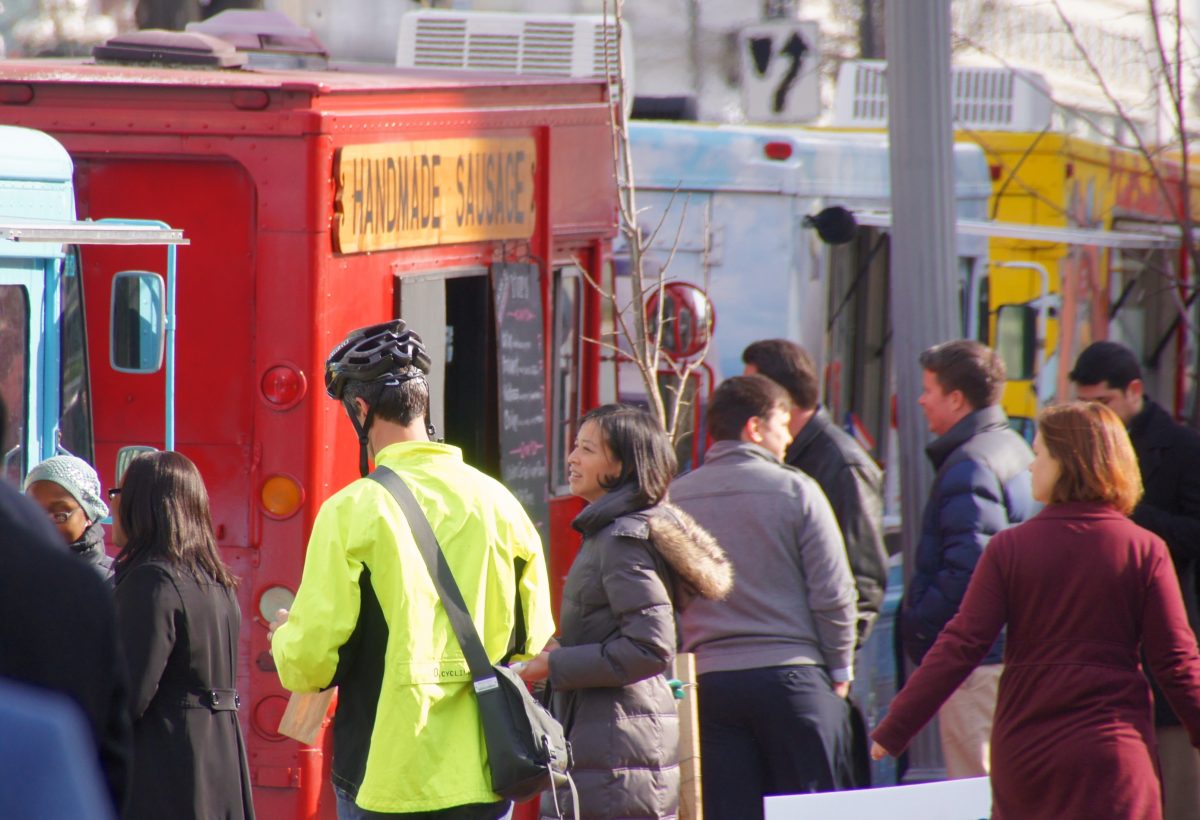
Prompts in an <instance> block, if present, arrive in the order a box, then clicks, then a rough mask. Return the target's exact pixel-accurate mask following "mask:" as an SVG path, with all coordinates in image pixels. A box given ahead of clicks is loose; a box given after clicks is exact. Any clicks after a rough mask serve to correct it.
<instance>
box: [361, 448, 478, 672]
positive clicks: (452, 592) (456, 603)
mask: <svg viewBox="0 0 1200 820" xmlns="http://www.w3.org/2000/svg"><path fill="white" fill-rule="evenodd" d="M367 478H370V479H372V480H373V481H376V482H378V483H379V484H381V485H382V486H383V487H384V489H386V490H387V491H388V492H390V493H391V494H392V498H394V499H396V503H397V504H399V505H400V511H401V512H403V513H404V517H405V518H406V519H408V526H409V528H410V529H411V530H412V536H413V540H414V541H416V543H417V548H418V549H419V550H420V552H421V557H422V558H424V559H425V566H426V567H427V568H428V569H429V577H430V578H431V579H433V586H434V588H435V589H436V590H437V593H438V596H439V597H440V598H441V599H442V607H443V608H444V609H445V610H446V615H447V616H448V617H449V618H450V626H451V627H453V629H454V634H455V636H456V637H457V638H458V643H459V646H461V647H462V651H463V655H464V656H465V657H466V659H467V666H469V667H470V668H471V677H472V678H473V679H474V681H475V691H476V692H478V693H482V692H487V691H490V690H492V689H495V688H496V687H497V686H499V684H498V683H497V682H496V672H495V671H494V670H493V669H492V664H491V662H490V661H489V660H488V656H487V652H486V651H485V650H484V648H483V642H482V641H480V640H479V632H478V631H477V630H476V629H475V622H474V621H472V620H471V614H470V612H468V611H467V604H466V602H465V601H464V600H463V596H462V592H461V591H460V590H459V588H458V583H457V582H455V580H454V574H453V573H452V572H451V571H450V565H449V564H447V563H446V554H445V553H444V552H442V547H441V545H440V544H438V540H437V536H436V535H434V533H433V527H431V526H429V519H428V518H427V517H426V515H425V512H424V510H422V509H421V505H420V504H418V503H417V499H416V497H415V496H414V495H413V493H412V490H410V489H409V487H408V485H407V484H405V483H404V479H402V478H400V476H398V475H396V473H394V472H392V471H391V470H389V469H388V468H387V467H376V468H375V471H374V472H373V473H371V474H370V475H369V476H367Z"/></svg>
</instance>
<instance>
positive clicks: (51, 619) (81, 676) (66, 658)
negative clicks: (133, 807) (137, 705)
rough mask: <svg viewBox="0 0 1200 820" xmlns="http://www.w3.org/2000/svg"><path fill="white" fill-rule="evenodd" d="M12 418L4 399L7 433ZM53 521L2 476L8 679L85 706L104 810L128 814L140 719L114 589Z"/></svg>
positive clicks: (0, 620) (0, 414)
mask: <svg viewBox="0 0 1200 820" xmlns="http://www.w3.org/2000/svg"><path fill="white" fill-rule="evenodd" d="M6 418H7V411H6V410H5V408H4V403H3V402H2V401H0V441H3V440H4V421H5V419H6ZM50 521H51V519H50V517H49V516H47V515H46V512H45V511H44V510H42V509H41V508H40V507H38V506H37V505H36V504H35V503H34V502H32V501H30V500H29V499H28V498H26V497H25V496H23V495H21V493H19V492H17V490H16V489H15V488H14V487H11V486H9V484H8V482H6V481H4V480H3V479H0V565H2V566H3V570H2V571H0V678H3V679H7V680H11V681H14V682H18V683H24V684H28V685H30V686H33V687H36V688H39V689H45V690H49V691H51V692H57V693H59V694H61V695H65V696H66V697H67V698H70V700H71V701H72V702H73V704H74V705H75V706H77V707H78V708H79V710H80V714H81V715H82V716H83V717H84V718H85V719H86V721H87V725H88V729H89V730H90V732H91V738H90V739H91V740H92V741H93V742H94V744H95V745H94V747H93V754H92V755H91V759H92V761H94V762H95V763H97V764H98V765H99V766H100V768H101V769H102V770H103V773H104V777H105V779H106V781H107V785H108V790H109V794H110V796H111V797H112V800H113V806H112V807H111V808H112V810H111V811H109V810H107V807H98V808H97V811H96V815H95V816H98V817H107V816H111V815H114V814H115V815H117V816H119V815H120V814H121V811H122V809H123V808H124V804H125V797H126V793H127V792H128V790H129V775H130V763H131V758H132V757H133V724H132V723H131V722H130V717H129V682H128V678H127V676H126V672H125V662H124V660H123V658H122V655H121V651H120V646H119V642H118V639H117V624H116V609H115V607H114V605H113V599H112V590H111V589H110V588H109V587H108V585H107V584H105V582H103V581H101V580H100V578H99V577H97V574H96V572H95V571H93V570H92V569H91V568H90V567H88V566H86V565H85V564H84V563H83V562H82V561H78V560H76V559H75V558H74V556H72V555H71V554H70V553H68V552H67V548H66V546H65V545H64V544H63V542H62V538H61V537H59V534H58V533H57V532H56V531H55V529H54V527H53V526H52V525H51V523H50ZM3 742H4V739H0V744H2V743H3Z"/></svg>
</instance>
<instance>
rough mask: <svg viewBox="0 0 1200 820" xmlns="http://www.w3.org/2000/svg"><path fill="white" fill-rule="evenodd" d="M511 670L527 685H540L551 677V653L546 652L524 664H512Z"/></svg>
mask: <svg viewBox="0 0 1200 820" xmlns="http://www.w3.org/2000/svg"><path fill="white" fill-rule="evenodd" d="M511 669H512V670H513V671H514V672H516V673H517V674H518V675H520V677H521V680H523V681H525V682H526V683H538V682H539V681H544V680H545V679H546V678H548V677H550V652H549V651H544V652H542V653H541V654H539V655H535V656H534V657H532V658H530V659H529V660H527V661H525V662H524V663H514V664H511Z"/></svg>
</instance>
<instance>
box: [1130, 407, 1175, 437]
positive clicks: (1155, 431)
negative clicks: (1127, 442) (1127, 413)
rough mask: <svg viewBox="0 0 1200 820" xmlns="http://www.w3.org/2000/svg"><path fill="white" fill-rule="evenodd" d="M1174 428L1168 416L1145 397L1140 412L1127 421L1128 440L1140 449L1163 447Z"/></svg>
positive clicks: (1173, 422)
mask: <svg viewBox="0 0 1200 820" xmlns="http://www.w3.org/2000/svg"><path fill="white" fill-rule="evenodd" d="M1174 426H1175V420H1174V419H1172V418H1171V416H1170V414H1168V413H1167V411H1166V410H1164V409H1163V408H1162V406H1161V405H1160V404H1159V403H1158V402H1156V401H1154V400H1153V399H1151V398H1150V397H1149V396H1147V397H1146V400H1145V403H1144V404H1143V405H1142V411H1141V412H1140V413H1138V414H1137V415H1136V416H1134V417H1133V418H1132V419H1130V421H1129V438H1131V439H1132V440H1134V441H1135V442H1137V443H1138V445H1139V446H1141V447H1165V446H1168V445H1169V444H1170V440H1169V437H1170V434H1171V429H1172V428H1173V427H1174Z"/></svg>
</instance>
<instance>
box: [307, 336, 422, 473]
mask: <svg viewBox="0 0 1200 820" xmlns="http://www.w3.org/2000/svg"><path fill="white" fill-rule="evenodd" d="M432 365H433V362H432V361H431V360H430V358H429V354H428V353H426V352H425V345H424V343H422V341H421V337H420V336H418V335H417V334H416V333H415V332H413V331H411V330H409V329H408V328H407V327H406V326H405V324H404V320H403V319H396V320H395V321H391V322H384V323H383V324H379V325H371V326H370V327H363V328H359V329H358V330H355V331H354V332H352V333H351V334H350V335H349V336H347V337H346V339H345V341H343V342H342V343H341V344H340V345H338V346H337V347H335V348H334V349H333V352H332V353H330V354H329V358H328V359H326V360H325V392H326V393H328V394H329V397H330V398H332V399H337V400H338V401H340V402H342V404H344V405H345V406H346V413H347V414H348V415H349V416H350V421H351V422H352V423H353V424H354V430H355V432H356V433H358V471H359V473H360V474H361V475H363V476H365V475H366V474H367V467H368V463H367V443H368V438H367V434H368V433H369V432H370V430H371V422H372V421H373V420H374V418H375V408H373V407H369V406H368V408H367V413H366V417H365V418H364V419H363V420H362V421H361V422H360V421H359V420H358V409H357V408H356V407H355V406H354V402H352V401H350V400H348V399H347V398H346V385H347V384H348V383H349V382H371V383H373V384H377V385H379V386H380V387H399V386H400V385H401V384H403V383H404V382H406V381H409V380H410V379H423V378H425V375H426V374H428V373H429V370H430V367H431V366H432ZM425 427H426V431H427V432H428V433H429V437H430V438H431V439H433V438H436V436H437V431H436V430H434V428H433V424H432V423H431V422H430V421H429V420H428V417H426V423H425Z"/></svg>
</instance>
